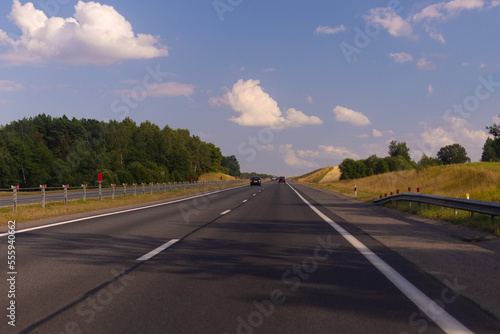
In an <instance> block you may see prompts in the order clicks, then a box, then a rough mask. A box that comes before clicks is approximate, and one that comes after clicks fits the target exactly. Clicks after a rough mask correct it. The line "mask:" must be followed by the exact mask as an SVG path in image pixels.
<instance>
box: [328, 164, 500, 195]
mask: <svg viewBox="0 0 500 334" xmlns="http://www.w3.org/2000/svg"><path fill="white" fill-rule="evenodd" d="M329 185H330V186H331V187H333V188H336V189H339V190H344V191H348V192H351V191H352V190H353V189H354V185H356V186H357V188H358V191H360V192H364V193H371V194H373V196H374V198H375V197H377V196H378V195H382V194H386V193H387V194H389V193H390V192H391V191H392V192H394V193H395V192H396V190H398V189H399V191H400V192H406V191H408V187H411V188H412V191H413V192H415V191H416V189H417V188H420V191H421V192H422V193H425V194H433V195H440V196H449V197H459V198H465V196H466V194H467V193H468V194H470V198H471V199H478V200H483V201H492V202H498V201H500V163H471V164H460V165H450V166H438V167H431V168H427V169H423V170H420V171H418V170H409V171H402V172H395V173H387V174H382V175H375V176H371V177H367V178H363V179H358V180H343V181H337V182H332V183H329Z"/></svg>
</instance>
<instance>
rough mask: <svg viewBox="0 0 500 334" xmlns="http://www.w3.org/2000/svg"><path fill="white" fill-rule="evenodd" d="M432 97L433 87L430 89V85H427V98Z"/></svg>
mask: <svg viewBox="0 0 500 334" xmlns="http://www.w3.org/2000/svg"><path fill="white" fill-rule="evenodd" d="M432 95H434V87H432V85H429V87H427V96H432Z"/></svg>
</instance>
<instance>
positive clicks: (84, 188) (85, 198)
mask: <svg viewBox="0 0 500 334" xmlns="http://www.w3.org/2000/svg"><path fill="white" fill-rule="evenodd" d="M82 188H83V201H84V202H85V201H86V200H87V185H86V184H82Z"/></svg>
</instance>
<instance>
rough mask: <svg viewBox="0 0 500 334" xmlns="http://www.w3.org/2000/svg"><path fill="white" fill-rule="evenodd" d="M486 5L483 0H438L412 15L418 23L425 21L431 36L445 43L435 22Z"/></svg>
mask: <svg viewBox="0 0 500 334" xmlns="http://www.w3.org/2000/svg"><path fill="white" fill-rule="evenodd" d="M484 6H485V2H484V1H483V0H451V1H448V2H446V1H443V2H438V3H435V4H432V5H429V6H427V7H425V8H424V9H422V10H421V11H420V12H418V13H417V14H415V15H413V16H411V20H412V21H413V22H416V23H423V24H424V27H425V31H426V32H427V33H428V34H429V36H430V37H431V38H432V39H434V40H436V41H438V42H440V43H442V44H445V43H446V40H445V38H444V36H443V35H442V34H441V33H440V32H438V31H437V29H436V28H435V27H434V23H435V22H446V21H448V20H450V19H452V18H455V17H457V16H459V15H460V14H461V13H462V12H463V11H466V10H474V9H482V8H484Z"/></svg>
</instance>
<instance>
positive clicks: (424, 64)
mask: <svg viewBox="0 0 500 334" xmlns="http://www.w3.org/2000/svg"><path fill="white" fill-rule="evenodd" d="M417 67H418V68H419V69H420V70H423V71H433V70H435V69H436V65H435V64H434V63H433V62H431V61H429V60H427V58H426V56H422V58H420V59H419V60H418V61H417Z"/></svg>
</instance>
